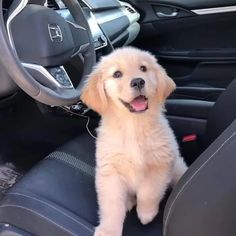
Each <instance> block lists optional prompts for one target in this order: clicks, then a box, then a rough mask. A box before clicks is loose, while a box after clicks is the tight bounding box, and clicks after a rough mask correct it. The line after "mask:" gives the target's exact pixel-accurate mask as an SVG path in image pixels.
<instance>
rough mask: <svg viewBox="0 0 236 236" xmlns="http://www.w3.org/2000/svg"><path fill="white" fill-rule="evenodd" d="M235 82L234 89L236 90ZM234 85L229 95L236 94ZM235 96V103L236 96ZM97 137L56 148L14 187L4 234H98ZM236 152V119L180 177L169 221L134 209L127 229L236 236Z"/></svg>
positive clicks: (4, 212) (4, 213)
mask: <svg viewBox="0 0 236 236" xmlns="http://www.w3.org/2000/svg"><path fill="white" fill-rule="evenodd" d="M235 84H236V81H235V82H234V84H233V86H232V85H231V87H230V89H229V91H231V89H235V90H234V91H236V88H235V87H234V86H235ZM229 91H227V92H226V95H227V94H231V95H232V96H236V95H234V94H236V93H235V92H234V93H229ZM222 96H225V94H224V95H222ZM226 97H227V99H228V95H227V96H226ZM230 101H231V106H233V105H232V101H233V100H232V97H231V99H230ZM222 103H223V104H224V101H223V102H222ZM213 112H216V111H215V110H214V111H213ZM232 114H233V115H235V113H234V111H233V113H232ZM233 115H232V116H231V117H230V118H227V120H228V122H231V121H232V120H233ZM227 117H228V115H227ZM235 118H236V117H234V119H235ZM221 120H223V119H221ZM215 125H217V123H216V124H215ZM220 127H222V126H220ZM210 128H211V129H212V126H211V125H210ZM221 129H222V128H221ZM217 132H218V133H219V130H218V129H217ZM94 143H95V140H94V139H93V138H91V137H90V136H89V135H88V134H83V135H81V136H79V137H78V138H76V139H75V140H73V141H71V142H70V143H68V144H67V145H65V146H63V147H61V148H60V149H58V150H56V151H55V152H53V153H51V154H50V155H49V156H48V157H46V158H45V159H44V160H43V161H41V162H40V163H39V164H38V165H37V166H35V167H34V168H33V169H32V170H31V171H30V172H29V173H27V174H26V175H25V176H24V177H23V178H22V180H20V181H19V182H18V183H17V184H16V185H15V186H14V187H13V188H11V189H10V191H8V192H7V193H6V195H5V197H4V199H3V200H2V201H1V203H0V223H2V228H0V233H1V234H0V235H39V236H41V235H42V236H48V235H49V236H51V235H53V236H54V235H55V236H63V235H81V236H87V235H93V232H94V227H95V226H96V225H97V224H98V218H97V200H96V193H95V187H94V166H95V157H94V147H95V145H94ZM235 153H236V121H235V122H233V123H232V124H231V126H230V127H229V128H228V129H227V130H226V131H225V132H224V133H223V134H221V135H220V137H219V138H217V140H216V141H214V143H213V144H212V145H210V147H208V148H207V149H206V150H205V152H204V153H203V154H202V155H201V156H200V157H199V158H198V159H197V161H196V162H194V163H193V165H191V167H190V168H189V170H188V171H187V172H186V174H185V175H184V177H183V178H182V179H181V181H180V182H179V183H178V185H177V186H176V188H175V190H174V191H173V192H172V194H171V196H170V198H169V200H168V203H167V205H166V206H165V215H164V223H163V224H162V222H163V220H162V218H163V217H162V213H160V214H159V215H158V216H157V217H156V219H155V220H154V221H153V222H152V223H151V224H149V225H147V226H142V225H141V224H140V223H139V220H138V218H137V217H136V213H135V211H132V212H131V213H129V214H128V217H127V219H126V221H125V227H124V234H123V235H124V236H132V235H137V236H143V235H145V236H154V235H155V236H161V235H164V236H189V235H191V236H210V235H214V236H222V235H226V236H235V235H236V226H235V222H234V219H235V214H236V205H235V199H236V184H235V179H236V171H235V170H236V158H235ZM163 206H164V203H163ZM162 209H163V207H162ZM4 223H5V224H4ZM6 223H7V224H6ZM0 226H1V225H0ZM163 229H164V233H163V232H162V231H163ZM2 232H4V233H6V232H8V233H9V232H11V233H12V232H18V234H10V233H9V234H4V233H2Z"/></svg>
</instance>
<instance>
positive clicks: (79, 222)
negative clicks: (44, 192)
mask: <svg viewBox="0 0 236 236" xmlns="http://www.w3.org/2000/svg"><path fill="white" fill-rule="evenodd" d="M10 194H11V195H19V196H23V197H28V198H31V199H34V200H36V201H39V202H41V203H44V204H45V205H47V206H50V207H51V208H53V209H55V210H57V211H58V212H60V213H62V214H63V215H65V216H67V217H68V218H70V219H72V220H74V221H75V222H77V223H78V224H80V225H82V226H83V227H84V228H86V229H87V230H89V231H90V232H93V230H91V229H90V228H89V227H88V226H87V225H85V224H83V223H82V222H81V221H78V220H76V219H74V218H73V217H71V216H70V215H68V214H66V213H64V212H63V211H62V210H60V209H59V208H57V207H55V206H53V205H51V204H50V203H47V202H45V201H43V200H41V199H38V198H35V197H31V196H29V195H25V194H22V193H16V192H12V193H6V195H10Z"/></svg>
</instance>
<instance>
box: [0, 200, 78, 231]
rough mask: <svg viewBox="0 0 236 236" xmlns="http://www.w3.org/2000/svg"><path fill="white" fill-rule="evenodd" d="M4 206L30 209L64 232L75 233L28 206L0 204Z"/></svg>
mask: <svg viewBox="0 0 236 236" xmlns="http://www.w3.org/2000/svg"><path fill="white" fill-rule="evenodd" d="M4 207H16V208H23V209H25V210H27V211H30V212H32V213H34V214H36V215H38V216H40V217H41V218H43V219H45V220H47V221H49V222H51V223H53V224H55V225H57V226H58V227H59V228H62V229H63V230H65V231H66V232H68V233H70V234H71V235H76V234H74V233H72V232H71V231H70V230H68V229H66V228H65V227H63V226H61V225H59V224H57V223H56V222H55V221H53V220H51V219H49V218H48V217H46V216H44V215H41V214H39V213H38V212H36V211H34V210H32V209H29V208H26V207H23V206H19V205H15V204H4V205H1V206H0V208H4Z"/></svg>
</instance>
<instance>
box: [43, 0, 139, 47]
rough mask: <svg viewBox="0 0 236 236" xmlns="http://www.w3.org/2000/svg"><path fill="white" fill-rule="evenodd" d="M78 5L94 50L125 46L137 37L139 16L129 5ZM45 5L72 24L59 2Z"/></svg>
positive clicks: (110, 0) (112, 1)
mask: <svg viewBox="0 0 236 236" xmlns="http://www.w3.org/2000/svg"><path fill="white" fill-rule="evenodd" d="M80 4H81V7H82V8H83V12H84V14H85V16H86V18H87V20H88V24H89V26H90V29H91V32H92V36H93V40H94V47H95V49H96V50H99V49H101V48H104V47H106V46H107V45H108V44H111V45H112V46H113V47H120V46H125V45H128V44H130V43H131V42H132V41H133V40H134V39H135V38H136V37H137V35H138V33H139V31H140V25H139V23H138V20H139V18H140V15H139V13H138V12H137V11H136V10H135V9H134V8H133V7H132V6H131V5H130V4H129V3H127V2H124V1H118V0H83V1H80ZM45 5H46V6H47V7H49V8H53V9H54V10H56V11H57V13H58V14H60V15H61V16H62V17H63V18H65V19H66V20H67V21H69V22H71V23H73V18H72V16H71V15H70V13H69V11H68V9H67V8H66V6H65V5H64V4H63V2H62V1H61V0H47V1H46V2H45Z"/></svg>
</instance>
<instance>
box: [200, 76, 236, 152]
mask: <svg viewBox="0 0 236 236" xmlns="http://www.w3.org/2000/svg"><path fill="white" fill-rule="evenodd" d="M234 119H236V79H234V80H233V81H232V82H231V83H230V85H229V86H228V87H227V88H226V90H225V91H224V92H223V93H222V94H221V95H220V96H219V98H218V99H217V101H216V103H215V105H214V107H213V108H212V110H211V111H210V114H209V117H208V121H207V128H206V135H205V137H206V138H205V140H204V147H205V148H206V147H208V146H209V145H210V144H211V143H212V142H213V141H214V140H215V139H216V138H217V137H218V136H219V135H220V134H221V133H222V132H223V131H224V130H225V129H226V128H227V127H228V126H229V125H230V124H231V123H232V121H233V120H234Z"/></svg>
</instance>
